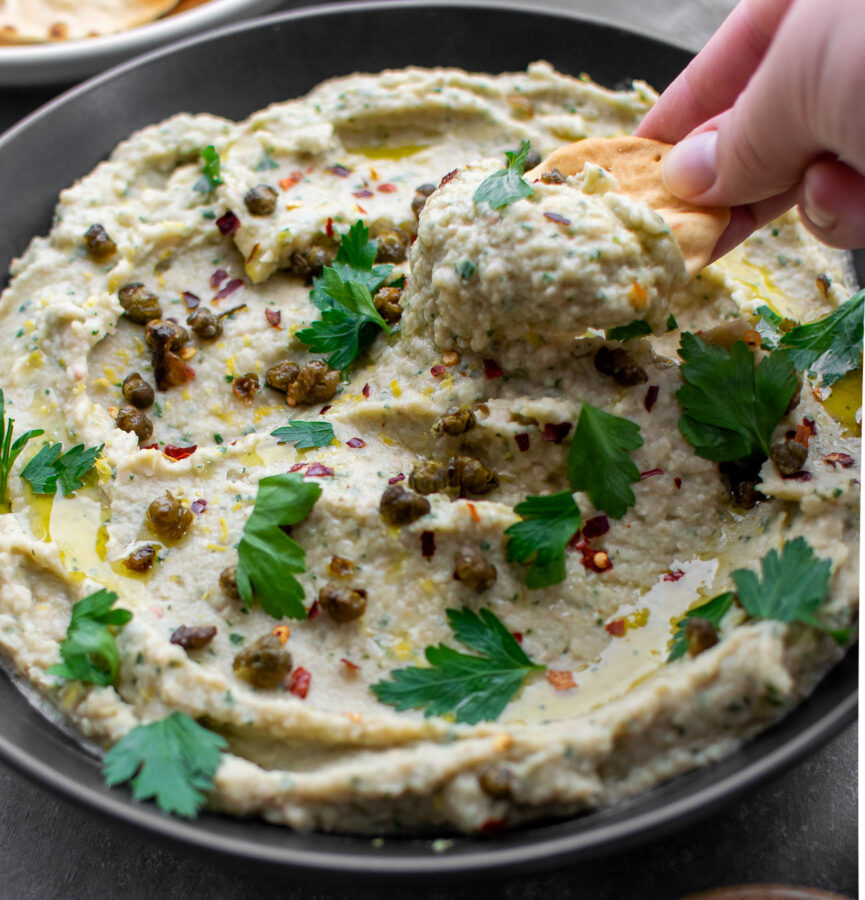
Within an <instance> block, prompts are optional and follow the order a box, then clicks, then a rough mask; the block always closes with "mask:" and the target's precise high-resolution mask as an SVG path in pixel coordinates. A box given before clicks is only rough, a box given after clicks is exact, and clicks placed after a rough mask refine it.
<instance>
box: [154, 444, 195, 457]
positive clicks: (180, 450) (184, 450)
mask: <svg viewBox="0 0 865 900" xmlns="http://www.w3.org/2000/svg"><path fill="white" fill-rule="evenodd" d="M197 449H198V444H193V445H192V446H191V447H176V446H175V445H174V444H166V445H165V449H164V450H163V451H162V452H163V453H164V454H165V455H166V456H167V457H168V458H169V459H175V460H176V459H186V457H187V456H192V454H193V453H195V451H196V450H197Z"/></svg>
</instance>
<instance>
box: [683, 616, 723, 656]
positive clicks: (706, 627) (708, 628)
mask: <svg viewBox="0 0 865 900" xmlns="http://www.w3.org/2000/svg"><path fill="white" fill-rule="evenodd" d="M685 637H686V638H687V639H688V653H689V655H691V656H698V655H699V654H700V653H702V652H703V651H704V650H708V649H709V647H714V646H715V644H717V643H718V632H717V631H716V630H715V626H714V625H713V624H712V623H711V622H710V621H709V620H708V619H701V618H699V617H698V616H693V617H692V618H689V619H688V620H687V621H686V622H685Z"/></svg>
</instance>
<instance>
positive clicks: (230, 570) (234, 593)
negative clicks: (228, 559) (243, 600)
mask: <svg viewBox="0 0 865 900" xmlns="http://www.w3.org/2000/svg"><path fill="white" fill-rule="evenodd" d="M219 586H220V587H221V588H222V593H223V594H225V596H226V597H228V599H229V600H240V591H239V590H238V589H237V566H226V567H225V568H224V569H223V570H222V571H221V572H220V573H219Z"/></svg>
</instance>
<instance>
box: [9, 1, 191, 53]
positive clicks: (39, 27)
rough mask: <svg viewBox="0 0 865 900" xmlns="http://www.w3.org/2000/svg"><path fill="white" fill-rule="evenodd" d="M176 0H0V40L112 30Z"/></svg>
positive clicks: (155, 14)
mask: <svg viewBox="0 0 865 900" xmlns="http://www.w3.org/2000/svg"><path fill="white" fill-rule="evenodd" d="M177 3H178V0H87V2H81V0H0V44H40V43H45V42H47V41H74V40H79V39H81V38H88V37H98V36H99V35H103V34H114V33H115V32H117V31H124V30H126V29H127V28H135V27H136V26H138V25H144V24H146V23H147V22H152V21H153V20H154V19H158V18H159V16H161V15H164V14H165V13H167V12H168V11H169V10H170V9H172V8H173V7H175V6H177Z"/></svg>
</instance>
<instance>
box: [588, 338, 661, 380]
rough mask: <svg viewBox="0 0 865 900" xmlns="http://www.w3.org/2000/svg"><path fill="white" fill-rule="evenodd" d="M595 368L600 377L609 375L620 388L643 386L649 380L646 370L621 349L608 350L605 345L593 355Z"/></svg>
mask: <svg viewBox="0 0 865 900" xmlns="http://www.w3.org/2000/svg"><path fill="white" fill-rule="evenodd" d="M595 368H596V369H597V370H598V371H599V372H600V373H601V374H602V375H609V376H611V377H612V378H613V380H614V381H615V382H616V384H620V385H622V387H633V386H634V385H635V384H645V383H646V382H647V381H648V380H649V376H648V374H647V373H646V370H645V369H643V368H642V367H640V366H638V365H637V364H636V363H635V362H634V360H633V359H632V358H631V355H630V354H629V353H628V352H627V351H626V350H623V349H622V348H621V347H613V348H610V347H608V346H607V345H606V344H604V345H603V346H602V347H600V348H599V350H598V352H597V353H596V354H595Z"/></svg>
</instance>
